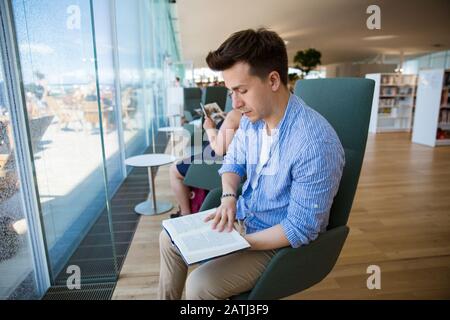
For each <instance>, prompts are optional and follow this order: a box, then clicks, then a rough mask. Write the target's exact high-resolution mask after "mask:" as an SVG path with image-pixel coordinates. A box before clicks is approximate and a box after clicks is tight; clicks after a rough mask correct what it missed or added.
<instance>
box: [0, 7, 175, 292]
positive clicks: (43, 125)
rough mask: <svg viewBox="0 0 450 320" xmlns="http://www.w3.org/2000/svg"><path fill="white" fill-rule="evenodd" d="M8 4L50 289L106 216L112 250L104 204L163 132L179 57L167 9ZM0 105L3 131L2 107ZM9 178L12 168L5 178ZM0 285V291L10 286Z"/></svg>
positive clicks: (111, 253) (111, 254) (3, 193)
mask: <svg viewBox="0 0 450 320" xmlns="http://www.w3.org/2000/svg"><path fill="white" fill-rule="evenodd" d="M11 4H12V13H13V17H14V25H15V33H16V38H17V47H18V49H19V55H20V56H19V57H18V58H19V59H20V71H21V76H22V81H23V88H24V93H23V96H24V100H25V101H24V102H25V105H26V108H25V109H26V110H24V112H26V119H27V125H28V128H29V130H28V132H29V136H28V139H29V141H30V145H31V149H32V160H33V167H34V173H35V177H34V178H35V181H36V190H37V199H38V206H39V209H40V213H41V217H42V221H41V222H42V224H43V229H44V230H43V232H44V235H45V241H46V243H45V247H46V248H47V255H48V262H49V268H50V270H49V273H50V276H51V279H52V281H53V283H54V284H55V280H56V278H57V276H58V274H59V273H61V272H65V270H64V266H65V265H66V263H67V261H68V260H69V258H70V257H71V256H72V255H73V253H74V252H75V250H76V249H77V248H78V246H79V245H80V243H82V241H83V239H84V238H85V236H86V235H87V234H88V232H89V231H90V230H91V228H92V226H93V225H94V223H96V221H97V220H98V219H99V217H100V216H101V215H102V213H103V214H104V213H105V212H106V213H107V219H106V220H104V219H103V218H102V223H104V224H105V226H106V228H103V229H102V230H103V232H106V233H105V234H102V235H103V236H108V235H109V236H110V240H109V246H108V247H110V248H113V247H114V246H113V232H112V230H111V228H112V226H113V223H112V221H111V214H112V213H111V212H110V211H111V208H110V206H109V201H110V200H111V199H112V197H113V196H114V193H115V192H116V191H117V189H118V187H119V186H120V184H121V183H122V181H123V180H124V178H125V177H126V172H125V165H124V159H125V158H127V157H130V156H134V155H138V154H141V153H143V152H144V151H145V150H147V149H148V147H149V146H151V144H152V141H153V137H154V135H155V133H156V132H157V128H158V126H160V125H163V124H166V123H167V119H166V117H165V114H166V110H165V104H164V101H165V79H164V75H163V66H164V61H165V60H166V59H173V60H178V59H179V55H178V49H177V46H176V44H175V41H174V39H175V38H174V37H173V35H172V34H171V32H172V31H171V30H172V28H171V21H170V19H169V14H168V11H169V4H168V2H167V1H165V0H130V1H114V0H95V1H93V0H75V1H73V0H45V1H44V0H33V1H30V0H12V1H11ZM0 101H1V107H2V109H1V110H2V112H1V113H0V116H2V117H3V118H1V119H2V121H3V122H2V123H6V120H4V119H6V118H5V117H7V112H6V111H5V110H6V107H5V105H6V104H5V102H4V98H3V97H2V98H1V100H0ZM5 130H7V129H5ZM10 140H11V139H8V141H9V142H8V143H9V144H8V147H6V145H5V146H4V143H3V142H2V147H1V148H2V152H3V151H5V154H10V153H11V150H12V149H11V147H10V145H11V144H12V143H11V141H10ZM5 141H6V140H5ZM3 149H4V150H3ZM8 159H9V158H8ZM0 160H1V158H0ZM9 161H10V160H9ZM1 168H2V170H3V164H2V166H1ZM11 168H12V169H11ZM13 171H14V167H13V166H12V167H11V166H10V167H9V169H8V172H13ZM9 174H10V175H11V173H9ZM1 181H2V175H1V174H0V184H1ZM15 181H16V180H14V181H12V182H11V183H12V184H14V183H16V182H15ZM11 183H10V184H11ZM15 186H16V189H17V190H19V189H18V188H19V187H18V185H17V183H16V184H15ZM5 190H9V191H5ZM10 193H11V191H10V189H2V190H1V193H0V199H3V198H4V199H5V201H7V200H8V201H12V200H9V199H12V198H14V197H17V198H19V197H20V193H19V191H16V192H15V193H14V192H13V193H12V194H10ZM0 204H1V205H3V202H0ZM1 212H2V214H3V212H6V211H4V210H3V209H2V210H1ZM15 212H17V213H20V211H18V210H16V211H15ZM21 218H22V217H18V219H19V220H20V219H21ZM105 230H106V231H105ZM42 245H44V244H42ZM103 245H105V243H103ZM97 249H98V248H97ZM24 250H25V249H24ZM95 250H96V249H95V248H92V252H96V251H95ZM24 252H25V251H24ZM103 252H105V251H103ZM107 252H108V254H107V256H106V255H104V256H103V258H105V259H107V258H108V259H110V258H112V259H110V260H111V261H112V263H114V261H115V259H114V250H110V251H109V250H107ZM92 255H93V254H92ZM92 255H91V256H92ZM25 256H26V254H25ZM81 258H82V259H88V257H80V259H81ZM80 261H81V260H80ZM22 265H25V263H22ZM0 266H3V262H2V264H1V265H0ZM81 275H82V277H83V270H81ZM0 277H2V278H0V279H1V282H0V287H2V288H3V287H4V286H5V287H7V288H12V287H14V286H15V284H8V285H6V282H4V281H3V276H0ZM9 278H11V277H9ZM83 279H84V278H83ZM98 279H102V277H101V275H100V274H98V275H92V274H90V278H89V279H87V280H88V281H91V280H92V281H97V280H98ZM1 294H2V297H3V291H2V292H1ZM7 294H8V293H7V292H6V289H5V292H4V296H7Z"/></svg>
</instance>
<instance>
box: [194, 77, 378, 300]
mask: <svg viewBox="0 0 450 320" xmlns="http://www.w3.org/2000/svg"><path fill="white" fill-rule="evenodd" d="M373 90H374V81H373V80H369V79H361V78H336V79H317V80H300V81H297V83H296V86H295V94H296V95H298V96H299V97H301V98H302V99H303V100H304V101H305V102H306V104H308V105H309V106H310V107H311V108H313V109H315V110H316V111H318V112H319V113H320V114H322V115H323V116H324V117H325V118H326V119H327V120H328V122H329V123H330V124H331V125H332V126H333V128H334V129H335V131H336V132H337V134H338V136H339V138H340V140H341V143H342V145H343V147H344V150H345V161H346V163H345V167H344V171H343V175H342V179H341V182H340V185H339V190H338V192H337V194H336V197H335V198H334V201H333V205H332V207H331V210H330V219H329V224H328V227H327V231H326V232H324V233H322V234H320V235H319V237H317V239H316V240H315V241H312V242H311V243H309V244H308V245H305V246H302V247H299V248H295V249H294V248H291V247H285V248H281V249H279V250H278V252H277V253H276V254H275V256H274V257H273V258H272V260H271V261H270V262H269V264H268V266H267V268H266V270H265V271H264V272H263V274H262V275H261V277H260V278H259V279H258V281H257V283H256V285H255V287H254V288H253V289H252V290H251V291H249V292H244V293H242V294H240V295H238V296H234V297H231V299H249V300H252V299H280V298H283V297H287V296H289V295H292V294H295V293H298V292H300V291H303V290H305V289H307V288H309V287H311V286H313V285H314V284H316V283H318V282H320V281H321V280H322V279H324V278H325V277H326V276H327V275H328V273H329V272H330V271H331V270H332V269H333V267H334V265H335V263H336V261H337V259H338V257H339V254H340V252H341V250H342V247H343V245H344V242H345V240H346V238H347V235H348V232H349V228H348V227H347V226H346V224H347V220H348V216H349V214H350V210H351V207H352V203H353V198H354V196H355V192H356V187H357V185H358V179H359V175H360V171H361V166H362V162H363V158H364V152H365V148H366V141H367V133H368V127H369V119H370V112H371V107H372V96H373ZM220 195H221V189H220V188H217V189H214V190H212V191H210V192H209V194H208V196H207V197H206V199H205V201H204V203H203V206H202V208H201V209H200V210H207V209H209V208H213V207H215V206H218V205H219V203H220Z"/></svg>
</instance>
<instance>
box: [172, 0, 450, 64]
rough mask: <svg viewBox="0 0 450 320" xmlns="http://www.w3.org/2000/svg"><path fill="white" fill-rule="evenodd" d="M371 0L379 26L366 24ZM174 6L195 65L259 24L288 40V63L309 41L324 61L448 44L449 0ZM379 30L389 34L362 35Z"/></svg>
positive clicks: (265, 0) (245, 0) (261, 0)
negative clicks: (236, 34) (238, 33)
mask: <svg viewBox="0 0 450 320" xmlns="http://www.w3.org/2000/svg"><path fill="white" fill-rule="evenodd" d="M371 4H377V5H379V6H380V8H381V30H369V29H368V28H367V27H366V20H367V18H368V17H369V14H367V13H366V9H367V7H368V6H369V5H371ZM176 6H177V12H178V24H179V26H178V28H179V32H180V38H181V51H182V56H183V59H184V60H193V61H194V66H195V67H203V66H206V63H205V57H206V55H207V54H208V52H209V51H210V50H215V49H216V48H217V47H218V46H219V45H220V44H221V43H222V42H223V41H224V40H225V39H226V38H227V37H228V36H229V35H230V34H231V33H233V32H235V31H239V30H242V29H247V28H258V27H266V28H269V29H272V30H274V31H276V32H278V33H279V34H280V35H281V37H282V38H283V39H285V40H287V41H288V44H287V49H288V54H289V64H290V65H292V64H293V56H294V55H295V53H296V52H297V51H298V50H302V49H306V48H309V47H313V48H316V49H317V50H319V51H321V52H322V64H330V63H337V62H347V61H361V60H365V59H371V58H373V57H375V56H377V55H379V54H386V55H399V53H400V51H401V50H403V52H404V54H405V55H416V54H421V53H425V52H430V51H441V50H446V49H450V33H449V31H450V18H449V14H450V0H382V1H376V0H228V1H227V0H177V4H176ZM378 36H391V37H386V38H384V39H383V37H381V39H379V40H364V38H366V37H378ZM435 44H440V45H441V47H439V48H437V47H434V46H433V45H435Z"/></svg>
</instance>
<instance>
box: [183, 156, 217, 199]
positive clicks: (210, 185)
mask: <svg viewBox="0 0 450 320" xmlns="http://www.w3.org/2000/svg"><path fill="white" fill-rule="evenodd" d="M220 167H221V164H217V163H213V164H207V163H201V164H195V163H192V164H191V165H190V166H189V169H188V171H187V172H186V176H185V177H184V184H185V185H187V186H190V187H195V188H200V189H206V190H212V189H215V188H218V187H220V186H221V185H222V180H221V178H220V175H219V172H218V171H219V169H220ZM219 203H220V201H219Z"/></svg>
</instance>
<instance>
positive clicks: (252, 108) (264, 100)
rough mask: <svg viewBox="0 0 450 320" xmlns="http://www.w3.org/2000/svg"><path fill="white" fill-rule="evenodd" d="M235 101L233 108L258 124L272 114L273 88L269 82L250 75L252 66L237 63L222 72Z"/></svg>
mask: <svg viewBox="0 0 450 320" xmlns="http://www.w3.org/2000/svg"><path fill="white" fill-rule="evenodd" d="M222 74H223V78H224V80H225V85H226V86H227V88H228V89H229V92H230V95H231V97H232V100H233V108H234V109H236V110H239V111H240V112H241V113H242V114H243V115H245V116H246V117H248V118H249V120H250V121H251V122H253V123H254V122H256V121H258V120H261V119H265V118H267V117H268V116H269V115H270V114H271V112H272V103H271V98H272V88H271V86H270V82H269V81H268V80H265V81H263V80H261V78H259V77H257V76H253V75H251V74H250V65H249V64H247V63H245V62H237V63H235V64H234V65H233V66H232V67H231V68H229V69H227V70H224V71H223V72H222Z"/></svg>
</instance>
